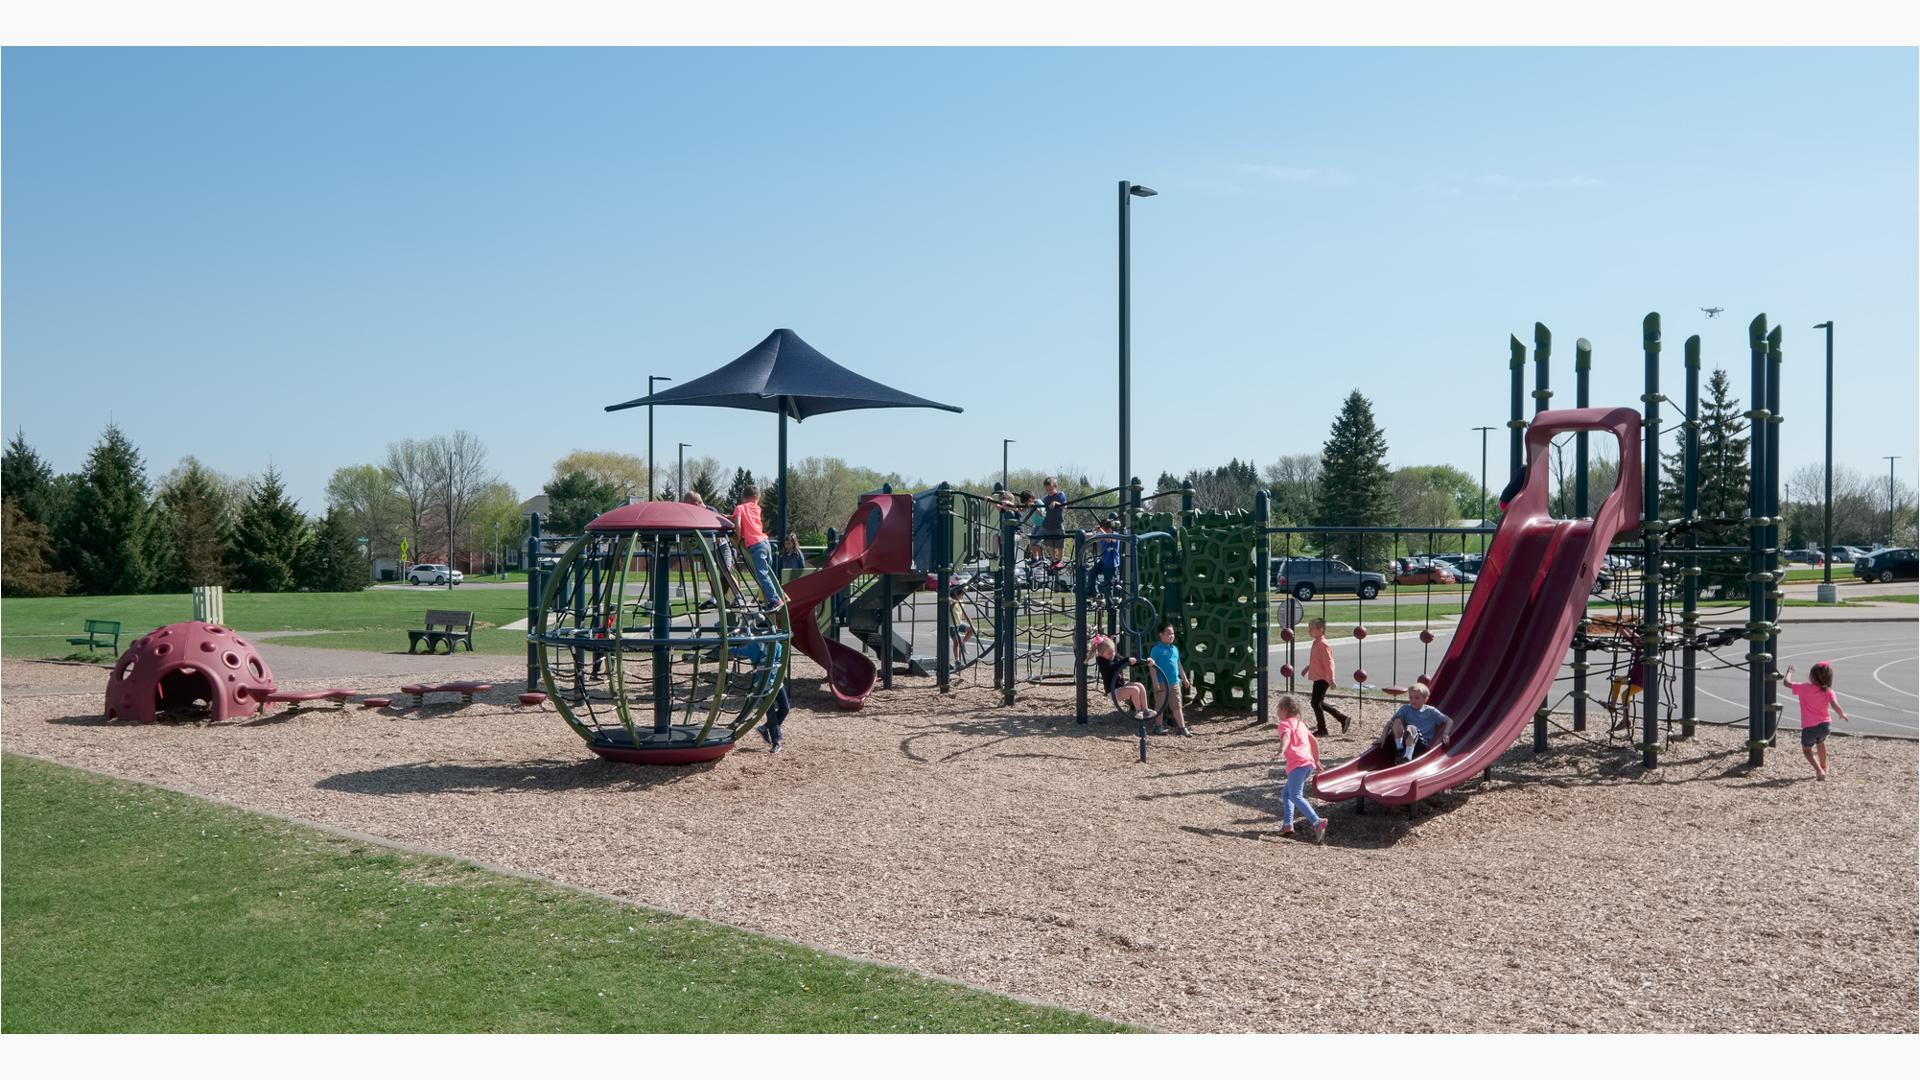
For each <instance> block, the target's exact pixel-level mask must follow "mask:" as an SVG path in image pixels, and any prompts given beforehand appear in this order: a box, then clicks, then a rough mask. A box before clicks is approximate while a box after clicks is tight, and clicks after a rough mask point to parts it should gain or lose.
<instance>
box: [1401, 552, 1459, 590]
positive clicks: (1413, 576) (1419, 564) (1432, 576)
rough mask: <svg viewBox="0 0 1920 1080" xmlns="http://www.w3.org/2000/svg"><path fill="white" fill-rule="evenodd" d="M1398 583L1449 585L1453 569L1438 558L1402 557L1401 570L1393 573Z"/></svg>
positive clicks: (1452, 578) (1452, 581)
mask: <svg viewBox="0 0 1920 1080" xmlns="http://www.w3.org/2000/svg"><path fill="white" fill-rule="evenodd" d="M1393 580H1394V583H1395V584H1398V585H1451V584H1453V583H1454V580H1455V579H1454V576H1453V570H1452V568H1451V567H1449V566H1448V565H1447V564H1446V563H1443V562H1441V561H1440V560H1438V559H1421V558H1413V559H1402V560H1401V570H1400V572H1399V573H1398V574H1395V575H1394V578H1393Z"/></svg>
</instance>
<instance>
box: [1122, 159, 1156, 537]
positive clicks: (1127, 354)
mask: <svg viewBox="0 0 1920 1080" xmlns="http://www.w3.org/2000/svg"><path fill="white" fill-rule="evenodd" d="M1158 194H1160V193H1159V192H1157V191H1155V190H1153V189H1152V188H1150V187H1145V186H1143V185H1141V184H1129V183H1128V182H1126V181H1125V180H1122V181H1120V505H1121V507H1122V510H1121V515H1122V518H1121V520H1122V521H1123V522H1124V524H1125V527H1126V530H1127V531H1128V532H1132V531H1133V487H1132V484H1133V436H1132V423H1131V416H1132V410H1131V408H1130V406H1131V404H1132V399H1131V395H1132V371H1131V369H1132V366H1133V328H1132V319H1131V312H1130V311H1129V310H1128V309H1129V306H1130V303H1131V299H1132V298H1131V295H1130V294H1131V289H1132V286H1131V280H1132V268H1131V262H1132V255H1133V234H1132V227H1131V225H1130V221H1131V214H1130V213H1129V207H1131V206H1132V205H1133V200H1134V198H1136V197H1137V198H1142V199H1150V198H1152V197H1153V196H1155V195H1158Z"/></svg>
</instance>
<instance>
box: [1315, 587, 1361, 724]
mask: <svg viewBox="0 0 1920 1080" xmlns="http://www.w3.org/2000/svg"><path fill="white" fill-rule="evenodd" d="M1307 633H1308V634H1310V635H1312V637H1313V648H1312V650H1311V651H1310V652H1309V653H1308V655H1307V678H1309V679H1312V680H1313V733H1314V734H1315V735H1325V734H1326V733H1327V714H1328V713H1332V714H1333V718H1334V719H1335V720H1338V721H1340V734H1342V735H1345V734H1346V733H1347V727H1348V726H1349V725H1350V724H1352V723H1353V721H1352V720H1350V719H1349V718H1348V717H1347V714H1346V713H1343V712H1341V711H1340V710H1339V709H1336V708H1334V707H1333V706H1331V705H1329V704H1327V689H1328V688H1329V687H1331V686H1332V685H1333V680H1334V674H1333V646H1331V645H1328V644H1327V620H1325V619H1323V618H1321V617H1320V616H1318V615H1316V616H1314V617H1313V618H1311V619H1308V620H1307Z"/></svg>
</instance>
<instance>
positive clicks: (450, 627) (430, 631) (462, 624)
mask: <svg viewBox="0 0 1920 1080" xmlns="http://www.w3.org/2000/svg"><path fill="white" fill-rule="evenodd" d="M426 626H427V628H426V629H425V630H409V631H407V651H408V652H409V653H411V652H413V651H414V650H415V649H417V648H419V646H420V642H421V641H422V640H425V641H426V643H427V652H429V653H432V652H433V651H434V650H435V649H437V648H438V647H439V645H440V643H441V642H443V641H444V642H446V645H447V652H448V654H449V655H451V654H452V652H453V650H454V646H456V645H458V644H459V643H460V642H463V641H464V642H466V643H467V651H468V652H472V651H473V612H471V611H429V612H427V619H426Z"/></svg>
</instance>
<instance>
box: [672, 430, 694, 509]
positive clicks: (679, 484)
mask: <svg viewBox="0 0 1920 1080" xmlns="http://www.w3.org/2000/svg"><path fill="white" fill-rule="evenodd" d="M692 445H693V444H692V443H690V442H683V443H681V444H680V457H679V464H677V465H676V466H674V473H673V494H674V497H675V498H678V499H679V500H680V501H681V502H685V501H686V499H687V447H689V446H692Z"/></svg>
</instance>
